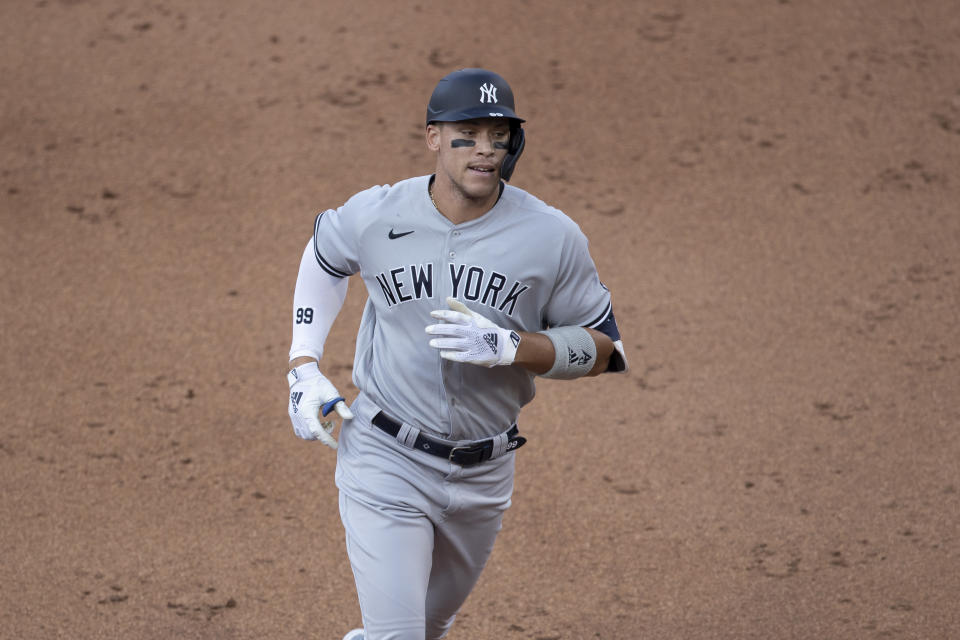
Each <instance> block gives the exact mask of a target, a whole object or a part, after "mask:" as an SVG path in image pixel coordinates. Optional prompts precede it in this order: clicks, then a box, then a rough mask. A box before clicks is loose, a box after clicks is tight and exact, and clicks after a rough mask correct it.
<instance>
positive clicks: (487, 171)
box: [427, 118, 510, 200]
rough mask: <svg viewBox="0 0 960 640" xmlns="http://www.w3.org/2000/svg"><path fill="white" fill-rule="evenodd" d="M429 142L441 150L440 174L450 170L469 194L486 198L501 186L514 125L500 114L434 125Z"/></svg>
mask: <svg viewBox="0 0 960 640" xmlns="http://www.w3.org/2000/svg"><path fill="white" fill-rule="evenodd" d="M431 128H432V130H428V132H427V140H428V144H429V145H430V146H431V148H434V149H435V150H436V151H437V153H438V156H437V174H438V176H437V177H438V179H443V178H440V173H441V172H442V173H444V174H446V178H447V179H449V180H450V182H451V183H452V185H453V186H454V187H455V188H456V189H457V190H458V191H460V192H461V194H462V195H464V196H465V197H467V198H469V199H472V200H483V199H485V198H489V197H491V195H492V194H493V193H494V192H495V191H497V190H498V189H499V186H500V165H501V164H502V163H503V159H504V157H505V156H506V155H507V144H508V143H509V141H510V125H509V124H508V123H507V122H505V121H504V120H502V119H500V118H481V119H478V120H464V121H461V122H445V123H443V124H442V125H441V126H436V125H431Z"/></svg>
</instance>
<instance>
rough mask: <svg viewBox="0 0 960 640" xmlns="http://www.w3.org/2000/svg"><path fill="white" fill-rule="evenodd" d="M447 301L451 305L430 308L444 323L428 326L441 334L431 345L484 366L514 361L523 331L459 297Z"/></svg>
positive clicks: (460, 359)
mask: <svg viewBox="0 0 960 640" xmlns="http://www.w3.org/2000/svg"><path fill="white" fill-rule="evenodd" d="M447 304H448V305H449V306H450V309H437V310H436V311H431V312H430V315H431V316H432V317H434V318H436V319H438V320H442V323H441V324H431V325H429V326H428V327H427V333H429V334H430V335H432V336H439V337H437V338H433V339H432V340H430V346H431V347H433V348H435V349H440V356H441V357H443V358H446V359H447V360H452V361H454V362H469V363H470V364H477V365H480V366H484V367H495V366H497V365H508V364H513V360H514V358H516V357H517V347H518V346H519V345H520V334H518V333H517V332H516V331H511V330H509V329H502V328H500V327H498V326H497V325H496V324H494V323H493V322H491V321H490V320H488V319H487V318H485V317H483V316H482V315H480V314H479V313H476V312H475V311H471V310H470V309H469V308H467V306H466V305H465V304H463V303H462V302H460V301H459V300H457V299H455V298H447Z"/></svg>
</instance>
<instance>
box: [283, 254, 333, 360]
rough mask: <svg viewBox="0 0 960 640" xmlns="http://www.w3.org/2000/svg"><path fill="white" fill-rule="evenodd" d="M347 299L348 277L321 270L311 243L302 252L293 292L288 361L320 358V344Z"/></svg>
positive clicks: (321, 353)
mask: <svg viewBox="0 0 960 640" xmlns="http://www.w3.org/2000/svg"><path fill="white" fill-rule="evenodd" d="M346 297H347V278H335V277H333V276H331V275H330V274H329V273H327V272H326V271H324V270H323V269H321V268H320V265H319V264H317V258H316V256H314V254H313V240H311V241H310V242H308V243H307V247H306V249H304V250H303V257H302V258H301V259H300V273H299V274H297V287H296V289H295V290H294V293H293V339H292V340H291V342H290V360H293V359H294V358H299V357H301V356H309V357H311V358H316V359H317V360H320V358H321V357H323V344H324V343H325V342H326V341H327V335H329V333H330V327H332V326H333V321H334V319H336V317H337V314H338V313H340V309H341V308H342V307H343V301H344V299H345V298H346Z"/></svg>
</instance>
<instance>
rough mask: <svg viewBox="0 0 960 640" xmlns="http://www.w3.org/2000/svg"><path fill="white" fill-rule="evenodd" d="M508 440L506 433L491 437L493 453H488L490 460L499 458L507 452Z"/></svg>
mask: <svg viewBox="0 0 960 640" xmlns="http://www.w3.org/2000/svg"><path fill="white" fill-rule="evenodd" d="M508 440H509V438H508V437H507V434H506V433H498V434H497V435H495V436H493V451H492V452H491V453H490V457H491V458H499V457H500V456H502V455H503V454H504V453H506V452H507V441H508Z"/></svg>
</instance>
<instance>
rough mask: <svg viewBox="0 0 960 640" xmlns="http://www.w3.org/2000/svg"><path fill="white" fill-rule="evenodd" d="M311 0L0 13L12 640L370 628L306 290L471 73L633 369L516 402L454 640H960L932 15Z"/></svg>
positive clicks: (954, 100)
mask: <svg viewBox="0 0 960 640" xmlns="http://www.w3.org/2000/svg"><path fill="white" fill-rule="evenodd" d="M322 4H333V3H314V2H289V3H288V2H284V3H269V2H254V1H252V0H241V1H236V2H227V1H225V0H221V1H219V2H212V1H211V2H202V3H193V2H186V1H184V0H161V1H160V2H156V1H150V2H145V1H136V2H121V1H119V0H88V1H83V0H70V1H68V0H61V1H59V2H58V1H55V0H40V1H25V2H3V3H0V32H2V34H3V43H4V46H3V49H4V53H3V56H2V57H0V77H2V82H0V110H2V113H0V267H2V279H0V300H2V305H0V328H2V342H0V347H2V353H3V358H2V369H0V372H2V385H0V402H2V407H3V413H4V416H3V418H2V421H0V479H2V487H3V491H2V497H0V520H2V522H3V525H2V530H0V550H2V556H0V557H2V563H0V585H2V588H0V636H2V637H3V638H11V639H13V638H16V639H21V638H130V639H161V638H163V639H167V638H203V639H207V638H210V639H213V638H218V639H219V638H228V639H237V640H240V639H253V638H257V639H259V638H271V639H277V640H282V639H286V638H290V639H292V638H311V639H314V638H315V639H321V640H329V639H333V640H338V639H339V638H340V636H341V634H342V633H343V632H344V631H345V630H347V629H349V628H350V627H351V626H353V625H354V624H355V623H357V622H358V621H359V612H358V607H357V604H356V600H355V595H354V593H353V584H352V577H351V575H350V571H349V567H348V564H347V560H346V556H345V553H344V545H343V540H342V529H341V526H340V523H339V518H338V515H337V507H336V491H335V488H334V486H333V478H332V474H333V468H334V456H333V455H332V453H331V452H330V451H329V450H327V449H325V448H323V447H321V446H320V445H312V444H308V443H304V442H302V441H299V440H297V439H296V438H295V437H294V436H293V433H292V430H291V428H290V425H289V422H288V420H287V417H286V400H285V395H286V382H285V380H284V373H285V364H286V352H287V347H288V340H289V326H288V322H289V313H290V304H291V299H292V292H293V284H294V279H295V277H296V269H297V263H298V260H299V257H300V251H301V248H302V247H303V244H304V242H305V241H306V239H307V238H308V237H309V234H310V232H311V223H312V221H313V216H314V213H315V212H316V211H317V210H318V209H321V208H325V207H328V206H337V205H339V204H340V203H342V202H343V201H344V200H345V199H346V198H347V197H348V196H349V195H351V194H352V193H354V192H356V191H359V190H361V189H363V188H365V187H367V186H370V185H372V184H382V183H390V182H395V181H397V180H399V179H402V178H404V177H407V176H409V175H415V174H423V173H428V172H429V171H430V170H431V168H432V160H431V157H430V155H429V153H428V152H427V151H426V149H425V147H424V144H423V141H422V117H423V112H424V108H425V102H426V99H427V97H428V95H429V93H430V91H431V90H432V88H433V85H434V84H435V82H436V81H437V80H438V79H439V78H440V77H441V76H442V75H444V74H446V73H447V72H448V71H451V70H453V69H455V68H458V67H463V66H474V65H480V66H487V67H490V68H494V69H496V70H498V71H500V72H501V73H502V74H503V75H504V76H506V77H507V79H508V80H509V81H510V82H511V84H512V85H513V87H514V89H515V91H516V93H517V96H518V109H519V111H520V113H521V114H523V115H524V116H525V117H526V118H527V119H528V120H529V122H528V126H527V132H528V136H529V143H528V146H527V151H526V154H525V155H524V157H523V159H522V161H521V162H520V164H519V167H518V169H517V174H516V176H515V183H516V184H517V185H518V186H521V187H524V188H526V189H529V190H530V191H532V192H533V193H535V194H537V195H539V196H541V197H543V198H544V199H546V200H547V201H548V202H551V203H552V204H554V205H556V206H558V207H559V208H561V209H563V210H564V211H566V212H567V213H569V214H570V215H571V216H572V217H573V218H574V219H576V220H577V221H579V223H580V224H581V225H582V227H583V228H584V230H585V231H586V232H587V234H588V235H589V236H590V238H591V247H592V250H593V253H594V256H595V258H596V261H597V264H598V267H599V269H600V272H601V275H602V277H603V279H604V281H605V282H606V283H607V284H608V285H609V286H610V288H611V289H612V290H613V292H614V300H615V303H616V309H617V317H618V319H619V321H620V325H621V328H622V330H623V334H624V338H625V343H626V346H627V348H628V350H629V356H630V361H631V364H632V367H633V369H632V371H631V373H630V374H629V375H626V376H606V377H603V378H602V379H599V380H588V381H582V382H578V383H559V382H544V383H541V384H540V387H539V395H538V397H537V400H536V401H535V402H534V403H533V404H532V405H531V406H530V407H529V408H528V409H527V411H526V412H525V414H524V416H523V420H522V426H523V428H524V431H525V432H526V435H528V436H529V437H530V438H531V443H530V445H528V446H527V447H525V448H524V449H523V450H522V451H521V452H520V453H519V462H518V474H519V475H518V481H517V489H516V495H515V500H514V506H513V508H512V509H511V511H510V512H509V514H508V517H507V520H506V524H505V529H504V531H503V534H502V536H501V538H500V540H499V541H498V546H497V548H496V550H495V553H494V557H493V559H492V561H491V563H490V565H489V566H488V568H487V570H486V572H485V573H484V575H483V578H482V579H481V582H480V585H479V586H478V588H477V589H476V591H475V592H474V594H473V595H472V596H471V599H470V600H469V601H468V602H467V604H466V606H465V609H464V611H463V613H462V616H461V617H460V619H459V621H458V623H457V625H456V627H455V629H454V631H453V632H452V633H451V635H450V637H451V639H452V640H464V639H479V640H484V639H494V638H496V639H498V640H509V639H513V638H516V639H518V640H520V639H537V640H547V639H562V640H579V639H592V638H599V639H603V640H613V639H628V640H629V639H639V638H668V639H673V638H718V639H731V640H732V639H744V638H756V639H765V640H766V639H770V638H778V639H779V638H791V639H793V638H804V639H820V638H845V639H851V638H852V639H859V638H918V639H925V640H927V639H933V638H950V637H953V638H955V637H957V635H956V634H957V633H958V632H957V631H956V629H957V628H960V614H958V605H957V603H958V601H960V571H958V567H960V467H958V462H957V461H958V459H960V435H958V434H960V432H958V422H960V399H958V387H960V317H958V315H960V313H958V309H960V215H958V202H960V173H958V169H957V168H958V167H960V76H958V74H957V70H958V69H960V12H958V11H957V7H956V2H954V0H929V1H927V2H910V3H905V2H900V1H899V0H885V1H876V2H865V1H857V0H841V1H835V0H811V1H804V2H801V1H800V0H779V1H776V0H731V1H728V2H722V3H721V2H718V3H707V2H689V1H685V0H656V1H652V2H600V1H596V2H590V3H576V4H575V5H574V3H570V4H571V5H572V6H571V7H570V8H565V9H563V10H561V9H560V6H561V5H560V3H551V2H546V1H545V0H530V1H527V2H513V1H506V0H493V1H491V2H486V3H483V4H482V6H477V5H472V4H469V3H468V4H463V3H461V4H458V5H456V8H455V7H454V5H452V4H448V3H439V2H437V3H431V2H425V1H424V2H420V3H419V4H416V5H413V4H407V3H389V4H388V3H385V2H383V3H381V2H372V1H370V0H355V1H353V2H350V3H337V4H336V6H327V7H324V6H322ZM274 5H279V8H278V7H276V6H274ZM363 298H364V296H363V293H362V291H361V290H360V288H359V287H358V286H357V283H356V282H354V283H352V284H351V292H350V295H349V297H348V300H347V305H346V307H345V310H344V313H343V315H342V318H341V320H340V322H339V324H338V326H337V327H336V329H335V331H334V333H333V336H332V338H331V340H330V343H329V347H328V352H329V359H328V363H327V365H326V370H327V372H328V373H329V374H330V375H331V377H332V378H333V379H334V380H335V382H336V383H337V384H338V385H340V387H341V389H345V390H347V391H353V390H352V388H351V387H350V384H349V373H350V363H351V360H352V349H353V336H354V334H355V328H356V323H357V320H358V318H359V310H360V308H361V306H362V303H363Z"/></svg>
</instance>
